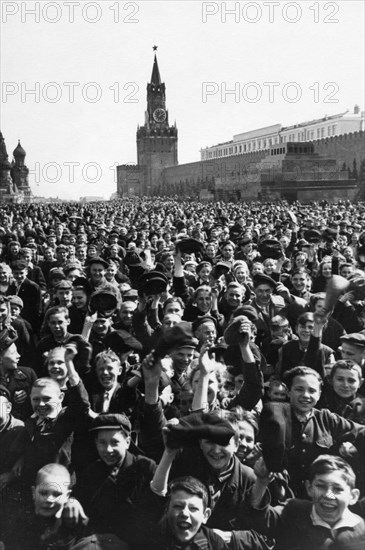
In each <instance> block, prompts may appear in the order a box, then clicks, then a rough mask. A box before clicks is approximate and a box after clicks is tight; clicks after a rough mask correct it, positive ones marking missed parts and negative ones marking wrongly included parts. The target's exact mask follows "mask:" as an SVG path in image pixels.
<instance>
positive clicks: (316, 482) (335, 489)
mask: <svg viewBox="0 0 365 550" xmlns="http://www.w3.org/2000/svg"><path fill="white" fill-rule="evenodd" d="M307 491H308V494H309V496H310V497H311V499H312V501H313V504H314V507H315V510H316V512H317V514H318V515H319V517H320V518H321V519H323V521H325V522H326V523H328V524H329V525H335V524H336V523H337V522H338V521H339V520H340V519H341V518H342V516H343V514H344V512H345V510H346V509H347V508H348V506H351V505H353V504H355V503H356V501H357V499H358V496H359V491H358V489H351V488H350V487H349V486H348V484H347V483H346V481H345V480H344V479H343V477H342V472H340V471H334V472H329V473H327V474H317V475H316V476H315V478H314V479H313V481H312V482H309V481H308V482H307Z"/></svg>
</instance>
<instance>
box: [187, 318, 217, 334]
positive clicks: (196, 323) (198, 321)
mask: <svg viewBox="0 0 365 550" xmlns="http://www.w3.org/2000/svg"><path fill="white" fill-rule="evenodd" d="M204 323H214V326H215V328H217V319H215V318H214V317H212V316H211V315H202V316H201V317H198V318H197V319H195V321H193V325H192V328H193V332H195V331H196V330H198V328H199V327H200V326H201V325H204Z"/></svg>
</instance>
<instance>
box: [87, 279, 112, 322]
mask: <svg viewBox="0 0 365 550" xmlns="http://www.w3.org/2000/svg"><path fill="white" fill-rule="evenodd" d="M117 307H118V299H117V295H116V290H114V289H113V288H112V285H109V286H108V287H102V288H101V289H100V290H95V292H93V293H92V294H91V297H90V309H91V311H92V312H96V311H97V312H98V313H101V314H104V315H105V314H107V313H109V314H110V313H111V312H112V313H113V312H114V311H115V309H116V308H117ZM108 316H109V315H108Z"/></svg>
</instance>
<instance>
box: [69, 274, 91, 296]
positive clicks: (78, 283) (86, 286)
mask: <svg viewBox="0 0 365 550" xmlns="http://www.w3.org/2000/svg"><path fill="white" fill-rule="evenodd" d="M72 287H73V289H74V290H83V291H84V292H85V294H91V292H92V289H91V286H90V283H89V281H88V280H87V279H86V277H76V279H74V280H73V281H72Z"/></svg>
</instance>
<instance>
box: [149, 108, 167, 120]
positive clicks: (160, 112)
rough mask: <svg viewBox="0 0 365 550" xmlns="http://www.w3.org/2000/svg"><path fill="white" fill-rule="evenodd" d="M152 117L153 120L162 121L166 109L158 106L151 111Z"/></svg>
mask: <svg viewBox="0 0 365 550" xmlns="http://www.w3.org/2000/svg"><path fill="white" fill-rule="evenodd" d="M152 116H153V119H154V121H155V122H164V121H165V120H166V111H165V109H162V108H161V107H158V108H157V109H155V110H154V111H153V115H152Z"/></svg>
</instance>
